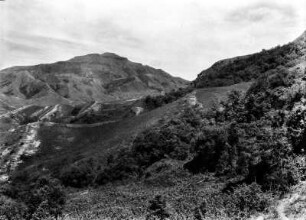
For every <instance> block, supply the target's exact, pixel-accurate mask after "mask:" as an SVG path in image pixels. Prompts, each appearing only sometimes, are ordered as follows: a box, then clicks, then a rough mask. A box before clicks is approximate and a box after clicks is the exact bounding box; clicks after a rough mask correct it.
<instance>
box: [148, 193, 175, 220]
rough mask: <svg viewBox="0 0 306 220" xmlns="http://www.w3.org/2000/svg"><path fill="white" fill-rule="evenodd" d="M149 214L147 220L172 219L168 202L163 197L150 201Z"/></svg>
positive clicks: (158, 196) (159, 196) (156, 197)
mask: <svg viewBox="0 0 306 220" xmlns="http://www.w3.org/2000/svg"><path fill="white" fill-rule="evenodd" d="M147 212H148V214H147V216H146V219H147V220H152V219H160V220H164V219H168V218H169V217H170V211H169V208H168V207H167V203H166V200H165V199H164V198H163V197H162V196H161V195H157V196H155V198H154V199H153V200H150V201H149V207H148V211H147Z"/></svg>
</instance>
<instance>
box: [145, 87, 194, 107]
mask: <svg viewBox="0 0 306 220" xmlns="http://www.w3.org/2000/svg"><path fill="white" fill-rule="evenodd" d="M192 90H193V88H192V87H186V88H180V89H178V90H173V91H171V92H168V93H166V94H164V95H158V96H150V95H149V96H146V97H145V98H144V101H143V102H144V105H145V107H146V108H147V109H149V110H152V109H155V108H158V107H161V106H163V105H166V104H168V103H171V102H173V101H176V100H178V99H179V98H181V97H183V96H185V95H186V94H187V93H189V92H191V91H192Z"/></svg>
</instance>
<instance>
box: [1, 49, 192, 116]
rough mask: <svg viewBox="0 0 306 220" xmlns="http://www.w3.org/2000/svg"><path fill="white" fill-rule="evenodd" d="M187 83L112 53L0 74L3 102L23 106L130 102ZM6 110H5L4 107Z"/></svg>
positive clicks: (7, 70) (11, 70) (91, 55)
mask: <svg viewBox="0 0 306 220" xmlns="http://www.w3.org/2000/svg"><path fill="white" fill-rule="evenodd" d="M186 85H187V81H185V80H183V79H180V78H175V77H172V76H171V75H169V74H168V73H166V72H164V71H163V70H158V69H154V68H152V67H149V66H144V65H142V64H139V63H134V62H131V61H129V60H128V59H127V58H124V57H120V56H118V55H116V54H112V53H104V54H89V55H85V56H79V57H75V58H72V59H70V60H68V61H62V62H57V63H53V64H40V65H36V66H24V67H12V68H8V69H4V70H2V71H0V93H1V97H0V100H1V102H4V103H6V104H7V105H12V106H14V105H15V103H16V102H18V103H19V105H20V104H21V103H22V104H23V105H29V104H35V105H55V104H75V103H85V102H91V101H99V102H109V101H114V100H128V99H134V98H139V97H142V96H144V95H148V94H160V93H161V92H168V91H170V90H172V89H178V88H181V87H185V86H186ZM2 109H3V110H2V111H4V110H5V108H2Z"/></svg>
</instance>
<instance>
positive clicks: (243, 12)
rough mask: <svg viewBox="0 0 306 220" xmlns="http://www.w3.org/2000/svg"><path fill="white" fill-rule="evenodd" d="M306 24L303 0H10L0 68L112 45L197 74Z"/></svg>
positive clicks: (183, 73)
mask: <svg viewBox="0 0 306 220" xmlns="http://www.w3.org/2000/svg"><path fill="white" fill-rule="evenodd" d="M305 30H306V1H305V0H222V1H221V0H211V1H208V0H5V1H0V37H1V43H0V69H2V68H5V67H9V66H13V65H32V64H38V63H48V62H55V61H59V60H67V59H70V58H72V57H74V56H78V55H85V54H88V53H103V52H114V53H117V54H118V55H121V56H125V57H127V58H129V59H130V60H132V61H135V62H141V63H143V64H147V65H151V66H153V67H155V68H161V69H164V70H165V71H167V72H169V73H170V74H172V75H175V76H180V77H183V78H185V79H189V80H192V79H194V78H195V77H196V75H197V74H198V73H199V72H200V71H202V70H203V69H206V68H208V67H209V66H211V65H212V64H213V63H214V62H216V61H218V60H220V59H224V58H229V57H233V56H238V55H244V54H248V53H254V52H258V51H260V50H261V49H263V48H266V49H268V48H271V47H274V46H276V45H278V44H280V45H281V44H284V43H288V42H289V41H292V40H294V39H295V38H297V37H298V36H299V35H300V34H302V32H303V31H305Z"/></svg>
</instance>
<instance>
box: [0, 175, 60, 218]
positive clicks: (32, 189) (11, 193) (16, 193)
mask: <svg viewBox="0 0 306 220" xmlns="http://www.w3.org/2000/svg"><path fill="white" fill-rule="evenodd" d="M0 194H1V195H0V217H1V219H2V218H4V219H8V220H10V219H31V220H32V219H33V220H34V219H35V220H36V219H37V220H38V219H46V218H49V217H54V218H58V217H59V216H60V215H61V214H62V211H63V207H64V204H65V200H66V198H65V192H64V189H63V187H62V186H61V184H60V182H59V180H57V179H55V178H52V177H51V176H50V175H48V174H42V173H35V174H30V173H27V172H22V173H17V174H16V175H15V176H14V177H13V178H12V179H11V182H10V183H9V184H6V185H3V186H2V187H1V192H0Z"/></svg>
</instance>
